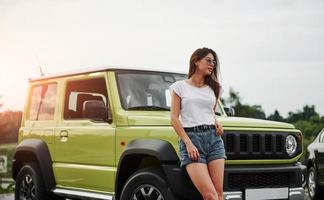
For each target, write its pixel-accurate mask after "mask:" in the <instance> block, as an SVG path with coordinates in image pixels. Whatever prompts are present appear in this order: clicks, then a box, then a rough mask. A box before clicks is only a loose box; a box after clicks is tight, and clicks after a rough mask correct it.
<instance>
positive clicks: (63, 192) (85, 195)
mask: <svg viewBox="0 0 324 200" xmlns="http://www.w3.org/2000/svg"><path fill="white" fill-rule="evenodd" d="M53 193H54V194H56V195H58V196H64V197H68V198H78V199H102V200H114V196H113V195H109V194H103V193H95V192H85V191H80V190H71V189H63V188H56V189H54V190H53Z"/></svg>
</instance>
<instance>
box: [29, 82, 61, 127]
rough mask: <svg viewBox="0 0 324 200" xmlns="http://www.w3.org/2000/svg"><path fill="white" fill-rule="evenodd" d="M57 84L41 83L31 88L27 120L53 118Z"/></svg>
mask: <svg viewBox="0 0 324 200" xmlns="http://www.w3.org/2000/svg"><path fill="white" fill-rule="evenodd" d="M56 92H57V84H56V83H51V84H43V85H37V86H34V87H33V88H32V91H31V101H30V105H29V116H28V119H29V120H34V121H40V120H53V119H54V111H55V103H56Z"/></svg>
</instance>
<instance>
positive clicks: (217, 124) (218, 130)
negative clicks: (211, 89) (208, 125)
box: [213, 100, 224, 135]
mask: <svg viewBox="0 0 324 200" xmlns="http://www.w3.org/2000/svg"><path fill="white" fill-rule="evenodd" d="M217 102H218V100H216V103H215V106H214V108H213V110H214V113H215V112H216V105H217ZM215 127H216V135H222V134H223V133H224V130H223V126H222V124H221V123H220V122H219V121H218V120H217V119H216V116H215Z"/></svg>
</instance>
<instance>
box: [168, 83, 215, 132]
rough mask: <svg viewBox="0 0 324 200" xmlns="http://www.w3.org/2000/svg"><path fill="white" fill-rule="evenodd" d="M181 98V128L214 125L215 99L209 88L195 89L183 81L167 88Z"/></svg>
mask: <svg viewBox="0 0 324 200" xmlns="http://www.w3.org/2000/svg"><path fill="white" fill-rule="evenodd" d="M169 89H170V93H172V90H173V91H174V92H175V93H176V94H177V95H178V96H179V97H180V98H181V108H180V121H181V123H182V126H183V127H192V126H198V125H203V124H207V125H214V124H215V120H216V116H215V113H214V111H213V108H214V106H215V104H216V97H215V94H214V91H213V90H212V88H211V87H209V86H208V85H207V86H204V87H201V88H198V87H195V86H192V85H190V84H189V83H187V82H186V81H185V80H180V81H176V82H174V83H173V84H171V85H170V86H169Z"/></svg>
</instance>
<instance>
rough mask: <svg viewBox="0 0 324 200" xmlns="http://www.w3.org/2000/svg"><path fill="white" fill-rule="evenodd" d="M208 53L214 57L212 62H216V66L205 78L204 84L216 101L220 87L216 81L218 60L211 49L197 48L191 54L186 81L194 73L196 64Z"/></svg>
mask: <svg viewBox="0 0 324 200" xmlns="http://www.w3.org/2000/svg"><path fill="white" fill-rule="evenodd" d="M209 53H211V54H212V55H213V56H214V60H215V61H216V65H215V66H214V69H213V71H212V73H211V74H210V75H207V76H205V84H207V85H209V86H210V87H211V88H212V89H213V91H214V94H215V96H216V99H218V97H219V93H220V89H221V85H220V83H219V81H218V74H219V60H218V57H217V54H216V52H215V51H213V50H212V49H209V48H206V47H203V48H199V49H197V50H196V51H194V52H193V54H192V55H191V58H190V63H189V73H188V79H189V78H190V77H191V76H192V75H193V74H194V73H195V72H196V70H197V66H196V64H195V63H196V62H197V61H199V60H201V59H203V58H204V57H206V56H207V55H208V54H209Z"/></svg>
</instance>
